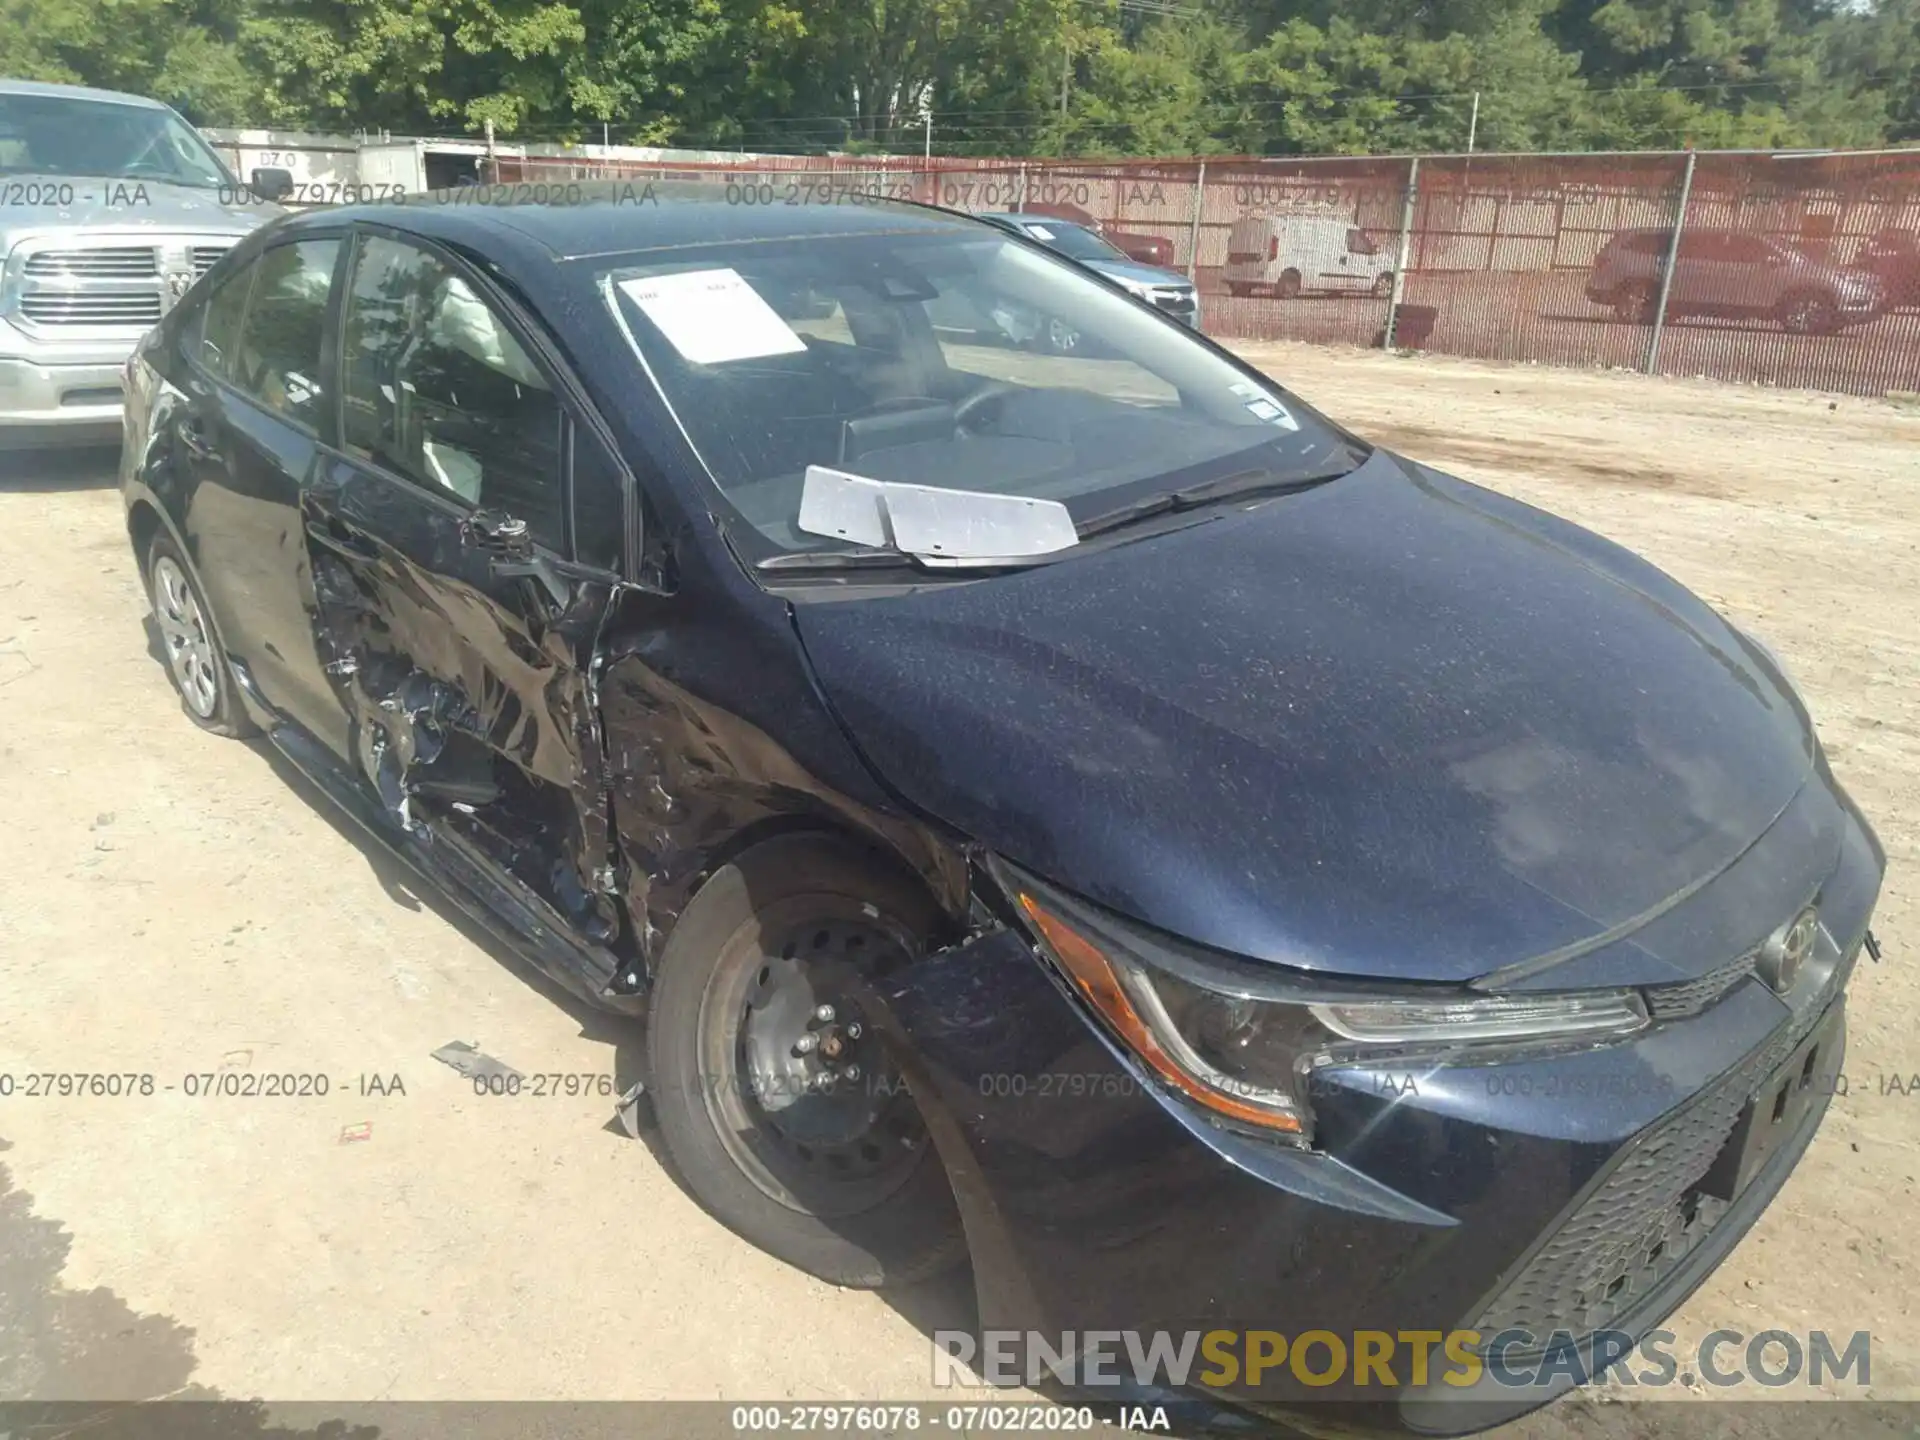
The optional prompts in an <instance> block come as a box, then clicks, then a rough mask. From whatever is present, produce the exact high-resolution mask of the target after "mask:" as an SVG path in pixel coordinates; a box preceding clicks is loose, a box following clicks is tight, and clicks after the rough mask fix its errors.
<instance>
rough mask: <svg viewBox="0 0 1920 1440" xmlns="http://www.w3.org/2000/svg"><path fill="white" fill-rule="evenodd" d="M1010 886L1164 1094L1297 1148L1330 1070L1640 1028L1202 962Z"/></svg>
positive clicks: (1551, 997) (1588, 998) (1584, 1001)
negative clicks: (1318, 1080) (1316, 1088)
mask: <svg viewBox="0 0 1920 1440" xmlns="http://www.w3.org/2000/svg"><path fill="white" fill-rule="evenodd" d="M1008 879H1009V882H1010V885H1009V888H1010V889H1011V891H1012V893H1013V894H1014V895H1015V897H1016V899H1017V901H1018V903H1019V906H1020V909H1021V910H1022V911H1023V912H1024V913H1025V915H1026V917H1027V919H1028V920H1029V921H1031V922H1032V925H1033V929H1034V931H1035V933H1036V935H1037V936H1038V938H1039V940H1040V942H1041V948H1042V950H1043V952H1044V953H1045V954H1046V955H1047V957H1048V958H1050V959H1051V960H1052V961H1053V962H1054V963H1055V964H1056V965H1057V966H1058V967H1059V969H1060V970H1061V972H1062V973H1063V974H1064V975H1065V976H1066V978H1067V979H1068V980H1070V981H1071V982H1072V983H1073V985H1074V987H1075V988H1076V989H1077V990H1078V991H1079V992H1080V994H1081V995H1082V996H1083V997H1085V999H1086V1001H1087V1003H1088V1004H1089V1005H1091V1006H1092V1007H1093V1009H1094V1011H1095V1012H1096V1013H1097V1014H1098V1015H1099V1016H1100V1018H1101V1019H1102V1020H1103V1021H1105V1022H1106V1024H1107V1026H1108V1027H1109V1028H1110V1029H1111V1030H1112V1032H1113V1033H1114V1034H1115V1036H1116V1037H1117V1038H1118V1039H1120V1040H1121V1041H1122V1042H1124V1043H1125V1044H1126V1046H1127V1047H1128V1048H1129V1049H1130V1050H1132V1052H1133V1053H1134V1054H1135V1055H1136V1056H1137V1057H1138V1058H1139V1059H1140V1060H1141V1061H1142V1062H1143V1063H1144V1064H1145V1065H1146V1066H1147V1067H1148V1068H1149V1069H1150V1070H1151V1071H1152V1072H1153V1073H1154V1074H1155V1075H1156V1076H1157V1077H1158V1078H1159V1079H1160V1080H1162V1081H1164V1082H1165V1083H1166V1084H1167V1085H1168V1086H1169V1087H1170V1088H1171V1089H1173V1090H1175V1091H1177V1092H1178V1093H1179V1094H1181V1095H1183V1096H1184V1097H1186V1098H1187V1099H1188V1100H1190V1101H1192V1102H1194V1103H1196V1104H1198V1105H1200V1106H1202V1107H1203V1108H1205V1109H1207V1110H1209V1111H1211V1112H1213V1114H1215V1115H1216V1116H1219V1117H1222V1118H1224V1119H1226V1120H1230V1121H1236V1122H1239V1123H1241V1124H1244V1125H1252V1126H1257V1127H1259V1128H1261V1129H1263V1130H1267V1131H1275V1132H1279V1133H1280V1134H1281V1135H1283V1136H1285V1137H1286V1138H1287V1139H1289V1140H1290V1141H1292V1142H1293V1143H1296V1144H1300V1145H1305V1144H1306V1143H1307V1142H1308V1139H1309V1138H1310V1135H1311V1132H1312V1119H1313V1116H1312V1107H1311V1104H1310V1093H1311V1082H1312V1077H1313V1074H1314V1072H1315V1071H1317V1070H1321V1069H1325V1068H1327V1067H1328V1066H1333V1065H1346V1064H1354V1063H1363V1062H1365V1061H1367V1060H1370V1059H1384V1058H1386V1057H1388V1056H1393V1057H1397V1058H1405V1057H1408V1056H1413V1055H1419V1056H1423V1057H1426V1058H1428V1059H1431V1060H1434V1061H1438V1062H1441V1063H1445V1062H1447V1061H1463V1060H1470V1059H1472V1058H1474V1057H1476V1056H1480V1057H1484V1055H1485V1054H1486V1053H1487V1052H1489V1051H1493V1050H1498V1049H1501V1048H1508V1047H1513V1046H1526V1047H1533V1046H1542V1045H1545V1046H1573V1045H1582V1044H1594V1043H1599V1042H1600V1041H1602V1040H1604V1039H1613V1038H1617V1037H1619V1036H1622V1035H1627V1034H1630V1033H1632V1032H1633V1031H1635V1030H1639V1029H1641V1028H1642V1027H1644V1026H1645V1025H1646V1024H1647V1011H1646V1006H1645V1004H1644V1003H1643V1002H1642V1001H1641V999H1640V996H1639V995H1638V993H1636V992H1634V991H1631V990H1617V991H1613V990H1610V991H1579V992H1570V993H1564V994H1542V995H1528V994H1513V995H1479V994H1474V993H1473V992H1471V991H1466V990H1462V989H1460V988H1458V987H1455V986H1440V985H1382V984H1375V983H1371V982H1346V981H1341V980H1327V979H1321V978H1317V977H1314V976H1311V975H1305V974H1302V973H1300V972H1297V971H1282V970H1278V969H1277V968H1274V967H1268V966H1258V965H1255V964H1253V963H1252V962H1245V961H1236V960H1233V959H1231V958H1230V957H1224V956H1222V957H1213V956H1203V955H1199V954H1196V953H1195V952H1194V951H1193V950H1191V949H1190V948H1188V947H1185V946H1181V945H1177V944H1176V943H1175V942H1172V941H1169V940H1166V939H1162V938H1161V937H1158V936H1154V935H1150V934H1147V933H1145V932H1144V931H1141V930H1138V929H1137V928H1136V927H1134V926H1132V925H1131V924H1127V923H1123V922H1119V921H1117V920H1116V919H1115V918H1114V917H1112V916H1110V915H1107V914H1105V913H1104V912H1101V911H1097V910H1095V909H1094V908H1093V907H1092V906H1090V905H1087V904H1085V903H1084V902H1081V901H1078V900H1075V899H1073V898H1072V897H1070V896H1066V895H1063V894H1061V893H1060V892H1058V891H1056V890H1054V889H1052V888H1051V887H1049V886H1044V885H1041V884H1039V883H1038V882H1035V881H1033V880H1031V879H1030V878H1029V877H1025V876H1014V875H1009V876H1008Z"/></svg>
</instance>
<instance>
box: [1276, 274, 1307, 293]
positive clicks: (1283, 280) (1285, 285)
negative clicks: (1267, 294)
mask: <svg viewBox="0 0 1920 1440" xmlns="http://www.w3.org/2000/svg"><path fill="white" fill-rule="evenodd" d="M1304 288H1305V286H1304V284H1303V283H1302V281H1301V278H1300V272H1299V271H1298V270H1283V271H1282V272H1281V273H1280V281H1279V283H1278V284H1277V285H1275V286H1274V287H1273V290H1274V294H1276V295H1278V296H1279V297H1280V298H1281V299H1282V300H1297V299H1299V298H1300V292H1301V290H1303V289H1304Z"/></svg>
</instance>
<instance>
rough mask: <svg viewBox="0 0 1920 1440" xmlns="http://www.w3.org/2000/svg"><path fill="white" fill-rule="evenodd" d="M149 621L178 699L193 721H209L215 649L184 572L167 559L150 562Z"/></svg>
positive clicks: (216, 703)
mask: <svg viewBox="0 0 1920 1440" xmlns="http://www.w3.org/2000/svg"><path fill="white" fill-rule="evenodd" d="M153 618H154V623H155V624H157V625H158V626H159V627H160V640H161V644H162V645H164V646H165V647H166V652H167V667H168V668H169V669H170V670H171V671H172V672H173V683H174V684H175V685H176V686H178V687H179V690H180V697H181V698H182V699H183V700H185V701H186V702H187V708H188V709H189V710H190V711H192V712H193V715H194V717H195V718H196V719H199V720H212V719H213V718H214V715H215V713H216V712H217V711H218V710H219V708H220V670H219V663H220V662H219V652H218V647H217V646H215V644H214V643H213V639H212V637H211V636H210V635H209V634H208V633H207V621H206V617H205V616H204V615H202V614H201V613H200V601H199V599H198V597H196V596H195V595H194V593H193V586H192V585H191V584H190V583H189V582H188V580H187V575H186V572H185V571H184V570H182V569H181V568H180V564H179V562H178V561H177V560H175V559H174V558H173V557H172V556H171V555H161V556H159V557H157V558H156V559H155V560H154V562H153Z"/></svg>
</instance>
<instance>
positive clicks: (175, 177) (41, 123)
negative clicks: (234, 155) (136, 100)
mask: <svg viewBox="0 0 1920 1440" xmlns="http://www.w3.org/2000/svg"><path fill="white" fill-rule="evenodd" d="M0 174H14V175H70V176H74V177H76V178H79V177H99V178H102V179H112V180H157V181H161V182H164V183H166V184H171V185H192V186H196V187H200V188H203V189H208V190H215V189H219V188H220V187H222V186H225V185H230V184H232V183H233V182H232V179H231V177H230V176H228V174H227V172H226V170H225V169H224V168H223V167H222V166H221V164H220V162H219V161H218V160H217V159H215V158H214V154H213V151H212V150H211V149H209V148H208V146H207V143H206V141H204V140H202V139H201V138H200V136H199V135H198V133H196V132H195V130H194V129H193V127H192V126H191V125H188V124H187V122H186V121H184V120H182V119H181V118H180V117H179V116H178V115H176V114H174V113H173V112H172V111H171V110H160V109H152V108H149V107H147V106H144V105H118V104H115V103H113V102H112V101H109V100H80V99H74V98H72V97H70V96H65V95H0Z"/></svg>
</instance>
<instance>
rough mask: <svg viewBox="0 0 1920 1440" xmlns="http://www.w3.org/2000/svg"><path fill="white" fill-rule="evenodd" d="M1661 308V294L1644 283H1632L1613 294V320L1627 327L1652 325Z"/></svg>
mask: <svg viewBox="0 0 1920 1440" xmlns="http://www.w3.org/2000/svg"><path fill="white" fill-rule="evenodd" d="M1659 308H1660V292H1659V291H1658V290H1655V289H1654V288H1653V286H1651V285H1648V284H1646V283H1644V282H1642V281H1638V280H1636V281H1631V282H1629V283H1628V284H1625V285H1622V286H1621V287H1620V288H1619V289H1618V290H1616V291H1614V292H1613V318H1614V319H1616V320H1618V321H1620V322H1621V323H1622V324H1626V325H1651V324H1652V323H1653V319H1654V313H1655V312H1656V311H1657V310H1658V309H1659Z"/></svg>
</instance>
